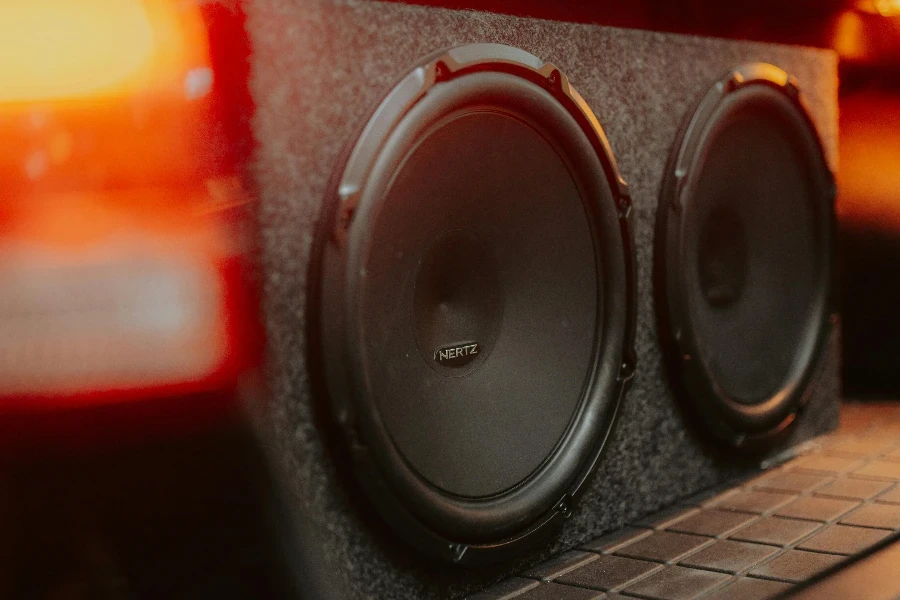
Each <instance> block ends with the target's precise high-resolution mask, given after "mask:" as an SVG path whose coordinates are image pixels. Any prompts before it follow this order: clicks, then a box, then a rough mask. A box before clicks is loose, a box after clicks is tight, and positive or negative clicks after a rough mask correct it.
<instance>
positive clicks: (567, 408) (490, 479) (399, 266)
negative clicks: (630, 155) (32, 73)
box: [310, 44, 635, 562]
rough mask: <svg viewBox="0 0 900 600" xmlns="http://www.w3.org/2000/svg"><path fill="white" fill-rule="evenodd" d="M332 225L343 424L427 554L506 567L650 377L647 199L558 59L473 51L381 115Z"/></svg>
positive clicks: (330, 281) (329, 310)
mask: <svg viewBox="0 0 900 600" xmlns="http://www.w3.org/2000/svg"><path fill="white" fill-rule="evenodd" d="M337 180H338V181H337V182H336V185H335V186H334V188H333V189H332V190H330V193H331V194H332V196H331V198H329V202H328V203H327V204H326V208H325V214H324V216H323V218H322V222H321V223H320V227H319V231H318V237H317V243H316V252H317V256H316V257H315V260H314V261H313V263H314V267H313V268H314V272H313V277H314V278H315V279H314V284H313V285H312V286H311V298H310V306H311V311H312V313H313V314H312V319H311V320H312V321H313V322H314V324H315V327H314V329H313V331H312V332H311V335H312V339H311V343H312V344H313V346H312V347H313V348H319V349H320V350H321V357H322V364H321V365H320V371H321V373H322V374H323V375H324V379H325V383H326V387H327V390H328V396H329V398H330V401H331V406H332V409H333V413H334V414H335V416H336V417H337V420H338V422H339V424H340V426H341V429H342V430H343V433H344V436H343V437H344V438H345V440H346V441H347V442H348V443H349V444H350V445H351V447H352V454H353V457H354V461H355V463H356V471H357V473H358V475H359V478H360V481H361V482H362V484H363V486H364V488H365V489H366V490H367V491H368V492H369V495H370V496H371V498H372V500H373V501H374V502H375V504H376V506H377V507H378V508H379V509H380V510H381V512H382V513H383V514H384V516H385V517H387V519H388V520H389V521H390V522H392V523H393V524H394V525H396V529H397V531H398V532H400V533H401V534H402V535H404V536H405V537H407V538H408V539H409V540H410V541H412V542H413V543H415V544H417V545H418V546H419V547H421V548H423V549H424V550H426V551H428V552H429V553H431V554H433V555H436V556H438V557H442V558H446V559H448V560H453V561H457V562H459V561H478V560H492V559H494V558H496V557H499V556H501V555H503V554H504V553H505V552H509V551H512V550H513V549H515V548H517V547H518V546H519V545H521V544H524V543H527V541H529V540H530V539H533V538H534V534H536V532H537V531H538V530H540V529H542V528H543V527H545V526H546V525H547V524H548V523H550V522H553V521H555V520H557V519H560V518H565V517H566V516H568V514H570V512H571V508H572V506H571V505H572V502H573V500H574V497H575V496H577V493H578V491H579V489H580V487H581V484H582V482H583V481H584V479H585V477H586V476H587V475H588V473H589V472H590V471H591V470H592V468H593V467H594V465H595V464H596V462H597V460H598V457H599V454H600V451H601V449H602V446H603V443H604V441H605V438H606V436H607V434H608V432H609V429H610V427H611V424H612V420H613V416H614V414H615V412H616V409H617V405H618V402H619V399H620V397H621V395H622V394H623V393H624V389H625V387H626V382H627V381H628V379H629V377H630V373H631V372H632V369H633V352H632V350H631V348H632V344H633V341H632V340H633V328H634V310H635V308H634V298H633V273H632V258H631V253H632V248H631V242H630V232H629V227H628V216H627V215H628V212H629V208H630V201H629V199H628V196H627V194H626V191H625V187H624V183H623V182H622V180H621V177H620V176H619V175H618V172H617V170H616V166H615V161H614V159H613V156H612V153H611V152H610V150H609V146H608V144H607V142H606V139H605V137H604V135H603V132H602V130H601V129H600V127H599V125H598V124H597V121H596V119H595V118H594V116H593V115H592V114H591V112H590V109H588V107H587V106H586V105H585V103H584V101H583V100H582V99H581V98H580V96H578V94H577V93H576V92H575V91H574V90H573V89H572V88H571V87H570V86H569V84H568V80H567V79H566V77H565V75H563V74H562V73H560V71H559V70H558V69H556V68H555V67H553V66H552V65H545V64H543V63H541V62H540V61H538V60H537V59H536V58H535V57H533V56H531V55H529V54H527V53H525V52H523V51H521V50H517V49H513V48H509V47H506V46H499V45H490V44H484V45H471V46H462V47H459V48H455V49H453V50H450V51H448V52H446V53H444V54H441V55H439V56H437V57H432V58H431V59H429V60H428V61H427V62H426V63H425V64H423V65H422V66H420V67H418V68H416V69H415V70H414V71H413V72H412V73H410V74H409V75H408V76H407V77H406V78H405V79H403V80H402V81H401V82H400V83H399V84H398V85H397V86H396V87H395V88H394V90H393V91H392V92H391V93H390V94H389V95H388V96H387V98H386V99H385V100H384V101H383V102H382V104H381V105H380V106H379V108H378V109H377V110H376V112H375V114H374V115H373V116H372V117H371V119H370V120H369V122H368V123H367V125H366V127H365V129H364V130H363V133H362V134H361V136H360V137H359V138H358V139H357V140H355V143H354V144H353V146H352V148H351V150H350V153H349V158H348V160H347V161H346V162H345V163H342V165H341V170H340V172H339V173H338V176H337Z"/></svg>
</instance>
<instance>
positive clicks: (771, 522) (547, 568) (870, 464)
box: [470, 403, 900, 600]
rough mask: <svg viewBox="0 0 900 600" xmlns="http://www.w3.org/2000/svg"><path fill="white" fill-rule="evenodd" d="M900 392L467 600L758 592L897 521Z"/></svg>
mask: <svg viewBox="0 0 900 600" xmlns="http://www.w3.org/2000/svg"><path fill="white" fill-rule="evenodd" d="M898 411H900V403H898V404H897V406H888V407H886V408H885V409H884V410H883V411H882V412H885V415H887V417H886V418H885V415H882V414H880V413H879V412H878V411H877V410H875V409H873V407H872V406H871V405H869V406H865V405H864V406H855V405H852V404H851V405H846V406H845V408H844V413H843V415H842V428H841V431H840V432H839V433H837V434H835V435H833V436H830V437H826V438H822V439H820V440H818V441H817V443H816V444H815V445H814V446H813V447H812V448H810V449H809V451H808V452H807V453H805V454H803V455H802V456H800V457H798V458H795V459H794V460H792V461H790V462H788V463H786V464H783V465H780V466H777V467H775V468H773V469H770V470H769V471H768V472H766V473H765V474H763V475H760V476H758V477H756V478H755V479H752V480H750V481H747V482H745V483H742V484H740V485H738V486H736V487H733V488H731V489H726V490H722V492H721V493H719V494H717V495H712V496H711V495H710V494H704V495H702V496H701V497H703V498H707V499H706V500H700V501H696V502H694V501H690V500H688V501H685V502H684V503H682V504H680V505H678V506H675V507H672V508H669V509H667V510H665V511H662V512H661V513H658V514H655V515H648V516H647V517H644V518H643V519H639V520H637V521H636V522H635V523H633V524H632V525H631V526H629V527H626V528H625V529H623V530H621V531H619V532H616V533H613V534H611V535H607V536H604V537H602V538H600V539H599V540H595V541H593V542H591V543H588V544H584V545H583V546H582V547H581V548H580V549H576V550H572V551H570V552H567V553H565V554H563V555H561V556H560V557H557V558H555V559H553V560H550V561H548V562H547V563H544V564H543V565H538V566H537V567H535V568H532V569H530V570H529V571H527V572H525V573H523V574H521V576H520V577H516V578H512V579H510V580H508V581H505V582H503V583H501V584H499V585H498V586H496V587H494V588H492V589H490V590H487V591H485V592H482V593H480V594H477V595H475V596H471V597H470V598H471V600H476V599H477V600H513V599H515V600H597V599H600V598H606V599H608V600H612V598H622V599H624V598H646V599H658V600H681V599H688V598H705V599H716V598H723V599H724V598H727V599H728V600H740V599H744V598H747V599H762V598H770V597H772V596H775V595H778V594H780V593H782V592H784V591H785V590H788V589H790V588H791V587H793V586H794V585H796V584H798V583H801V582H803V581H805V580H807V579H809V578H810V577H812V576H814V575H815V574H817V573H819V572H821V571H823V570H825V569H827V568H829V567H831V566H833V565H835V564H837V563H840V562H842V561H844V560H846V559H847V557H849V556H851V555H853V554H856V553H859V552H861V551H863V550H865V549H867V548H869V547H871V546H873V545H874V544H876V543H878V542H879V541H881V540H882V539H884V538H885V537H887V536H888V535H890V534H891V533H893V532H895V531H898V530H900V412H898Z"/></svg>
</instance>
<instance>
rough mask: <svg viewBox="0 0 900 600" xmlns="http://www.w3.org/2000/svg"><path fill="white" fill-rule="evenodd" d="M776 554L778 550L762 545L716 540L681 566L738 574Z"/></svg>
mask: <svg viewBox="0 0 900 600" xmlns="http://www.w3.org/2000/svg"><path fill="white" fill-rule="evenodd" d="M776 552H778V548H773V547H772V546H764V545H762V544H750V543H747V542H735V541H732V540H718V541H716V542H715V543H714V544H713V545H712V546H708V547H706V548H703V549H701V550H699V551H697V552H695V553H693V554H691V555H690V556H688V557H687V558H685V559H683V560H682V561H681V563H680V564H681V565H682V566H686V567H696V568H699V569H712V570H713V571H724V572H726V573H731V574H734V575H736V574H738V573H740V572H742V571H746V570H747V569H749V568H750V567H754V566H756V565H758V564H759V563H761V562H762V561H764V560H765V559H767V558H769V557H770V556H772V555H773V554H775V553H776Z"/></svg>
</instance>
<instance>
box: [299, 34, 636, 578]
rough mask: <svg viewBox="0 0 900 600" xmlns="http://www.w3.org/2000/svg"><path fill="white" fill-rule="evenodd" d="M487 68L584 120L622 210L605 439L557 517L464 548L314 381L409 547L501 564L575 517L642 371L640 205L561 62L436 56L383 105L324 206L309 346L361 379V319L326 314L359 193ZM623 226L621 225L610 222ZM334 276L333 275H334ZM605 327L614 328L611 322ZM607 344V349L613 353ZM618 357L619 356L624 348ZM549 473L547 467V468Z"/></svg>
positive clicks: (467, 53) (602, 427) (378, 502)
mask: <svg viewBox="0 0 900 600" xmlns="http://www.w3.org/2000/svg"><path fill="white" fill-rule="evenodd" d="M479 71H500V72H503V73H508V74H511V75H515V76H518V77H521V78H523V79H525V80H527V81H530V82H532V83H534V84H538V85H539V86H540V88H541V89H543V90H545V91H548V92H550V94H551V95H552V96H553V97H554V98H555V99H556V100H557V101H559V102H561V103H562V104H563V105H564V106H565V107H566V108H567V109H568V112H569V113H570V114H571V116H573V117H574V118H575V121H576V122H577V124H578V125H579V127H580V128H581V130H582V132H583V133H584V134H585V135H586V137H587V140H588V141H589V143H590V146H591V147H592V148H593V151H594V153H595V154H596V158H597V159H598V160H599V163H600V164H601V165H602V167H603V175H604V176H605V179H606V184H607V185H608V187H609V189H610V191H611V196H612V199H613V201H614V203H615V205H614V206H612V207H611V209H609V210H611V211H612V212H611V213H610V215H611V216H613V217H614V218H613V219H609V218H607V219H606V221H607V222H609V224H605V223H601V224H603V225H604V227H601V228H600V229H599V231H601V232H604V233H607V234H608V233H609V230H610V229H614V228H615V230H616V233H617V234H618V236H617V237H618V238H620V240H618V241H617V242H613V243H614V244H618V243H621V248H620V250H617V251H616V253H615V256H614V257H612V259H614V260H615V261H617V262H618V261H619V260H620V259H619V257H618V255H619V252H621V257H622V259H621V260H622V263H623V264H622V265H621V269H622V271H621V279H622V280H624V283H625V285H624V290H623V291H621V292H619V293H620V294H622V295H623V296H624V303H620V302H617V303H616V304H623V305H622V306H610V307H607V308H606V312H607V313H610V311H614V310H615V311H621V313H622V314H621V315H620V316H618V317H616V318H617V319H619V320H620V321H622V326H621V329H622V331H623V335H621V338H622V339H623V341H624V343H623V344H622V345H623V348H622V350H621V357H622V363H621V364H620V365H619V366H618V367H617V368H616V367H615V366H613V367H612V368H613V376H612V377H611V378H609V377H608V378H607V379H606V383H605V384H604V385H605V386H606V387H608V388H609V391H608V392H607V389H606V388H604V389H602V390H598V389H597V385H596V381H595V380H596V373H597V370H598V369H599V367H600V364H598V363H600V362H601V361H599V360H597V357H602V356H603V353H602V352H598V353H597V354H596V355H595V358H594V360H593V361H592V363H593V365H594V366H593V367H592V370H593V372H594V375H591V377H590V381H591V384H590V385H589V387H588V391H587V392H586V394H585V396H583V398H585V400H583V401H582V402H581V404H580V407H579V409H578V412H577V413H576V415H579V414H581V413H582V412H584V405H585V402H587V401H588V399H589V398H593V397H599V398H600V399H599V400H596V401H594V402H593V404H596V405H598V406H600V407H601V408H603V406H604V405H605V407H606V408H603V409H602V410H601V411H600V414H594V415H593V418H592V419H590V420H591V421H592V422H595V424H594V425H592V426H593V427H595V428H596V431H597V435H596V442H595V443H594V447H593V448H592V449H591V450H590V451H589V453H588V456H587V458H586V459H585V460H583V464H582V465H581V467H580V469H579V470H578V471H577V472H576V475H575V476H574V477H573V478H571V479H570V480H569V481H570V483H569V485H568V487H567V488H566V491H565V493H564V494H562V495H561V497H560V498H559V500H558V501H555V502H554V503H553V505H552V507H551V508H550V509H549V510H546V511H544V512H543V513H542V514H540V515H538V516H537V517H536V518H534V519H532V520H530V521H529V522H527V523H524V524H523V525H521V526H519V525H517V526H516V530H515V531H513V532H511V533H509V534H508V535H507V534H504V536H503V537H502V538H501V539H490V540H487V541H485V540H476V541H463V542H461V541H460V540H458V539H450V538H451V536H452V534H448V533H447V529H446V528H445V529H444V530H443V531H441V528H438V527H435V523H434V522H427V521H428V520H427V519H423V518H422V514H420V513H417V511H416V510H415V507H414V506H411V505H410V502H409V500H408V499H407V498H404V497H403V495H402V494H399V493H398V491H401V490H397V489H396V485H395V484H396V482H395V481H394V482H392V481H391V479H392V477H391V476H390V475H392V474H391V473H389V474H388V475H387V476H386V474H385V470H384V469H383V468H382V465H384V461H383V459H382V458H381V457H379V455H378V453H379V449H378V447H377V444H376V445H375V447H371V446H370V445H369V444H367V441H366V440H368V439H370V437H369V436H371V435H372V431H371V424H370V423H369V422H368V419H366V417H365V415H361V414H360V410H359V406H355V404H356V402H355V401H354V400H353V398H352V397H351V396H353V395H354V394H353V393H352V392H351V390H350V389H349V387H347V386H345V385H344V386H342V385H341V384H338V385H337V386H335V385H333V383H334V377H333V376H329V375H328V374H327V373H325V372H324V371H328V369H323V370H320V371H316V370H311V372H312V373H314V376H316V375H315V374H316V373H321V374H322V375H323V376H324V380H325V381H324V383H325V385H323V386H320V387H321V389H323V390H326V391H327V392H328V393H327V396H328V398H329V406H330V410H331V412H332V413H333V416H334V417H335V419H336V422H337V424H338V426H339V429H340V431H341V432H342V436H343V438H344V440H345V442H346V443H348V444H349V447H350V454H351V460H352V462H353V468H354V471H355V474H356V478H357V480H358V481H359V482H360V483H361V484H362V486H363V488H364V489H365V490H366V492H367V495H368V496H369V497H370V499H371V500H373V501H374V504H375V506H376V508H377V509H378V510H379V511H380V513H381V514H382V516H383V517H384V518H386V520H388V521H389V522H391V523H393V524H395V525H396V526H397V527H396V529H395V530H396V531H397V532H398V533H400V534H401V536H403V537H404V538H406V539H407V541H409V542H411V543H412V544H414V545H415V546H417V547H418V548H420V549H422V550H424V551H425V552H427V553H428V554H429V555H431V556H435V557H438V558H441V559H444V560H448V561H450V562H455V563H484V562H494V561H496V560H502V559H504V558H506V557H509V556H511V555H514V554H516V553H518V552H520V551H521V549H522V548H523V547H526V546H531V545H532V544H533V543H534V542H535V541H537V540H539V539H541V538H543V534H544V533H545V532H547V531H548V530H549V527H548V526H549V525H550V524H551V523H556V522H558V521H560V520H561V519H565V518H567V517H568V516H570V515H571V514H572V503H573V502H574V500H575V499H576V498H577V497H578V495H579V493H580V492H581V491H582V487H583V483H584V482H585V480H586V479H587V477H588V476H589V474H590V473H592V472H593V471H594V469H595V466H596V464H597V462H598V461H599V458H600V455H601V453H602V450H603V449H604V448H605V446H606V440H607V439H608V437H609V435H610V433H611V431H612V427H613V424H614V421H615V417H616V415H617V414H618V410H619V406H620V403H621V399H622V397H623V396H624V394H625V392H626V390H627V388H628V387H629V385H630V382H631V378H632V375H633V373H634V365H635V353H634V349H633V348H634V334H635V324H636V302H635V300H636V290H635V273H634V244H633V238H632V229H631V224H630V213H631V200H630V198H629V196H628V193H627V186H626V185H625V182H624V180H623V179H622V177H621V175H620V174H619V171H618V168H617V165H616V163H615V158H614V157H613V155H612V151H611V149H610V147H609V142H608V140H607V139H606V136H605V134H604V132H603V130H602V128H601V127H600V125H599V123H598V122H597V119H596V117H595V116H594V115H593V113H592V112H591V111H590V109H589V108H588V107H587V105H586V103H585V102H584V100H583V99H582V98H581V96H580V95H579V94H578V93H577V92H576V91H575V90H574V89H573V88H571V86H570V85H569V83H568V80H567V78H566V76H565V75H564V74H562V73H561V72H560V71H559V69H557V68H556V67H555V66H554V65H552V64H549V63H546V64H545V63H543V62H542V61H540V60H539V59H537V58H536V57H534V56H532V55H531V54H528V53H527V52H525V51H522V50H520V49H517V48H513V47H510V46H504V45H500V44H470V45H465V46H458V47H456V48H453V49H450V50H447V51H443V52H438V53H434V54H432V55H431V56H430V57H427V58H426V59H425V60H424V61H423V62H422V63H420V65H419V67H418V68H416V69H414V70H413V71H412V72H410V73H409V74H408V75H407V76H406V77H405V78H404V79H402V80H401V82H400V83H399V84H397V85H396V86H395V87H394V88H393V90H392V91H391V92H390V93H389V94H388V96H387V97H386V98H385V99H384V101H383V102H382V103H381V104H380V105H379V107H378V108H377V109H376V111H375V113H374V115H372V116H371V117H370V119H369V120H368V121H367V123H366V125H365V127H364V129H363V130H362V134H361V135H360V136H358V138H354V139H355V140H356V142H355V143H354V145H353V146H352V150H350V152H349V158H348V160H347V161H346V163H342V162H339V163H338V169H339V171H338V172H336V173H335V177H334V178H333V180H334V181H333V183H334V185H332V186H330V189H329V194H330V195H329V197H328V198H327V199H326V202H325V205H324V206H323V215H322V218H321V219H320V223H319V227H318V228H317V230H316V239H315V240H314V248H313V252H314V258H317V259H316V260H312V261H311V265H310V286H309V304H308V310H309V314H310V321H309V322H310V330H309V336H310V347H311V348H320V349H322V350H323V356H330V358H328V359H324V358H323V360H322V362H323V363H326V362H329V361H331V362H332V363H335V362H337V363H339V366H337V370H338V371H339V372H341V373H344V374H346V375H348V376H349V374H351V373H352V372H353V371H352V368H348V367H349V366H350V365H352V364H353V360H354V359H353V354H354V352H353V350H352V346H353V334H352V333H351V330H352V329H353V327H352V319H351V318H349V316H348V315H346V314H343V315H342V314H339V313H340V311H338V312H337V313H336V312H334V311H332V312H331V313H330V314H326V312H327V310H328V306H333V305H334V304H335V302H336V301H339V299H341V298H342V297H343V294H344V291H345V290H344V289H343V288H344V287H345V286H348V284H349V285H352V283H351V279H350V278H348V277H347V269H346V266H347V263H346V253H344V255H343V256H341V249H342V248H345V247H346V245H347V243H348V239H349V238H350V237H351V236H352V232H351V231H350V225H351V224H352V222H353V218H354V214H355V212H356V209H357V205H356V204H357V202H358V201H359V199H360V192H361V190H363V185H364V184H365V182H366V178H367V176H368V174H369V169H370V168H371V167H372V165H373V164H374V162H375V160H376V159H377V157H378V156H379V153H380V150H381V144H382V143H383V142H384V141H385V140H386V139H387V138H388V136H389V134H390V133H391V131H392V130H393V128H394V127H396V126H397V125H398V124H399V123H400V122H401V120H402V118H403V116H404V115H405V114H406V113H407V112H408V111H409V110H410V108H411V107H412V106H413V105H414V104H415V103H416V102H417V101H418V100H419V99H421V98H422V97H423V96H424V94H425V93H426V92H427V91H428V89H429V88H431V87H432V86H434V85H435V84H436V83H441V82H444V81H447V80H449V79H453V78H455V77H460V76H464V75H467V74H471V73H477V72H479ZM591 220H592V221H596V220H597V217H591ZM616 220H617V222H618V227H617V228H616V226H615V225H612V224H611V223H612V222H613V221H616ZM592 227H593V226H592ZM598 227H599V225H598ZM605 254H606V252H604V256H602V257H601V256H598V258H602V259H603V260H604V263H605V262H606V261H608V260H610V258H607V257H606V256H605ZM617 268H618V267H617ZM335 269H337V272H338V273H342V274H341V275H339V276H338V277H335V276H333V274H334V270H335ZM329 270H330V271H332V273H331V274H330V275H329V273H328V271H329ZM337 280H340V283H339V284H337V285H335V281H337ZM604 321H608V317H607V319H604ZM599 326H600V323H599V322H598V327H599ZM326 332H327V334H326ZM616 337H617V338H618V337H619V336H618V335H617V336H616ZM334 339H338V340H341V342H339V343H338V344H337V345H336V346H335V345H333V344H331V345H330V344H329V340H334ZM601 341H602V340H601ZM608 345H609V344H606V346H608ZM603 347H605V346H604V344H602V343H601V344H600V345H599V346H598V349H601V348H603ZM309 354H310V355H311V354H312V353H309ZM616 355H617V356H618V355H619V353H618V351H617V352H616ZM323 366H327V365H317V367H318V368H319V369H322V367H323ZM332 371H334V369H332ZM577 420H581V419H580V418H579V419H577ZM571 430H572V427H571V425H570V427H569V428H567V432H566V434H565V435H564V439H565V438H567V437H569V433H570V431H571ZM557 453H558V450H556V451H554V453H552V454H551V455H550V457H552V456H555V455H556V454H557ZM550 457H548V458H550ZM542 467H543V465H542ZM542 467H539V469H538V471H540V470H541V468H542ZM529 477H531V476H529ZM526 481H528V480H526ZM450 508H451V510H456V511H460V510H464V509H465V506H464V505H461V504H459V505H456V506H453V505H451V506H450Z"/></svg>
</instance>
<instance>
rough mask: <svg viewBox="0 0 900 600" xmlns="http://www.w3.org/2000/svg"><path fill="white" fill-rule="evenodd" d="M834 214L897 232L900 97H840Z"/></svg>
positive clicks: (899, 220) (865, 94) (899, 214)
mask: <svg viewBox="0 0 900 600" xmlns="http://www.w3.org/2000/svg"><path fill="white" fill-rule="evenodd" d="M840 131H841V136H840V155H841V167H840V170H839V172H838V188H839V189H840V196H839V198H838V216H839V218H840V219H841V220H843V221H845V222H847V223H851V224H853V225H856V226H867V227H871V228H874V229H879V230H883V231H900V99H898V98H897V97H894V96H890V95H885V94H882V93H878V92H863V93H859V94H855V95H853V96H849V97H846V98H844V99H842V100H841V113H840Z"/></svg>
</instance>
